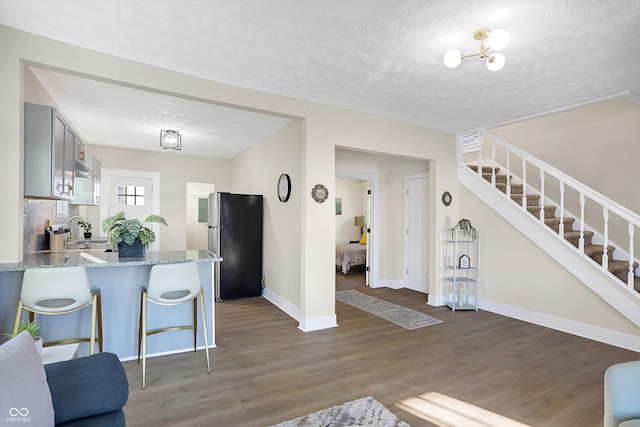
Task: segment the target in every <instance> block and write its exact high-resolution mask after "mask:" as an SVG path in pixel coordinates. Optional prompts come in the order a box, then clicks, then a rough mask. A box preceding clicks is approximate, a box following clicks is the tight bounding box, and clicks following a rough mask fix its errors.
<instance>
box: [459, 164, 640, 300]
mask: <svg viewBox="0 0 640 427" xmlns="http://www.w3.org/2000/svg"><path fill="white" fill-rule="evenodd" d="M467 166H468V167H469V168H470V169H471V170H473V171H474V172H475V173H477V172H478V166H476V165H467ZM494 173H495V188H497V189H498V190H500V191H501V192H502V193H504V194H507V192H509V197H510V198H511V200H512V201H513V202H514V203H516V204H518V205H519V206H522V201H523V199H524V197H525V193H524V185H523V184H513V183H511V182H513V177H512V176H509V180H507V174H506V173H502V172H500V168H499V167H491V166H483V167H482V177H483V178H484V179H485V180H487V181H488V182H490V183H491V182H492V180H493V179H494ZM508 183H509V184H508ZM558 209H559V208H558V207H557V206H555V205H548V204H545V205H544V206H542V208H541V207H540V195H538V194H529V193H527V194H526V210H527V212H529V214H531V215H533V216H534V217H535V218H537V219H540V216H541V215H543V221H544V224H545V225H547V226H548V227H549V228H550V229H551V230H553V232H554V233H556V234H559V235H562V234H563V237H564V239H565V240H567V241H568V242H569V243H571V244H572V245H573V246H575V247H576V248H577V249H580V236H581V234H582V235H583V240H584V242H583V253H584V254H585V255H587V256H588V257H589V258H591V259H592V260H593V262H595V263H596V264H598V265H603V262H602V261H603V256H604V254H605V251H604V245H597V244H593V243H592V239H593V236H594V233H593V232H592V231H589V230H584V232H583V233H581V231H580V230H574V229H573V226H574V223H575V222H576V220H575V218H571V217H566V216H563V217H562V218H559V217H557V216H556V212H557V211H558ZM561 226H562V228H563V231H564V232H563V233H562V234H561ZM615 250H616V248H615V246H613V245H607V251H606V254H607V262H606V263H605V264H604V265H606V267H607V270H608V271H609V272H610V273H611V274H612V275H613V276H615V277H616V278H617V279H618V280H620V281H621V282H622V284H625V285H626V284H627V281H628V274H629V261H628V260H616V259H614V251H615ZM637 267H638V263H637V262H633V271H635V270H636V268H637ZM633 282H634V290H635V291H636V292H639V293H640V277H638V276H636V275H635V274H634V280H633Z"/></svg>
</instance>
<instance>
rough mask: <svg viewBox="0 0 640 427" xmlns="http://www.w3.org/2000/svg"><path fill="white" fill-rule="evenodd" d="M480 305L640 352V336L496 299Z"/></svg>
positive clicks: (489, 309) (541, 324) (507, 314)
mask: <svg viewBox="0 0 640 427" xmlns="http://www.w3.org/2000/svg"><path fill="white" fill-rule="evenodd" d="M479 306H480V309H482V310H486V311H490V312H492V313H496V314H500V315H503V316H507V317H511V318H513V319H518V320H522V321H524V322H529V323H533V324H536V325H540V326H544V327H545V328H550V329H555V330H557V331H561V332H566V333H569V334H572V335H576V336H579V337H582V338H588V339H590V340H594V341H598V342H601V343H604V344H609V345H613V346H616V347H620V348H624V349H627V350H631V351H635V352H640V337H638V336H635V335H630V334H625V333H623V332H618V331H612V330H610V329H604V328H600V327H598V326H593V325H587V324H586V323H580V322H576V321H574V320H568V319H563V318H560V317H556V316H551V315H549V314H543V313H538V312H535V311H531V310H526V309H523V308H519V307H514V306H510V305H506V304H501V303H498V302H495V301H488V300H480V302H479Z"/></svg>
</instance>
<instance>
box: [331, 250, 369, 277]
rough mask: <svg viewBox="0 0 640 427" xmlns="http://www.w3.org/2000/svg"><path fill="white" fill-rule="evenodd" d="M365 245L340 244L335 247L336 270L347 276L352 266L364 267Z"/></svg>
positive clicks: (365, 257) (365, 258)
mask: <svg viewBox="0 0 640 427" xmlns="http://www.w3.org/2000/svg"><path fill="white" fill-rule="evenodd" d="M366 263H367V245H361V244H360V243H340V244H337V245H336V268H338V269H340V270H341V271H342V273H344V274H348V273H349V269H350V268H351V267H353V266H354V265H366Z"/></svg>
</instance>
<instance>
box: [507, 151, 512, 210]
mask: <svg viewBox="0 0 640 427" xmlns="http://www.w3.org/2000/svg"><path fill="white" fill-rule="evenodd" d="M510 154H511V150H509V149H508V148H507V197H509V198H511V161H510Z"/></svg>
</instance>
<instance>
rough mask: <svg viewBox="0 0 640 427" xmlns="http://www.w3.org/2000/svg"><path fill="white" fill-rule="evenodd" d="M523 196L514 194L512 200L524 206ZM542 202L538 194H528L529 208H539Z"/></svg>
mask: <svg viewBox="0 0 640 427" xmlns="http://www.w3.org/2000/svg"><path fill="white" fill-rule="evenodd" d="M522 197H523V196H522V194H512V195H511V200H513V201H514V202H516V203H517V204H519V205H522ZM539 202H540V196H539V195H538V194H527V206H538V204H539Z"/></svg>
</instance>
